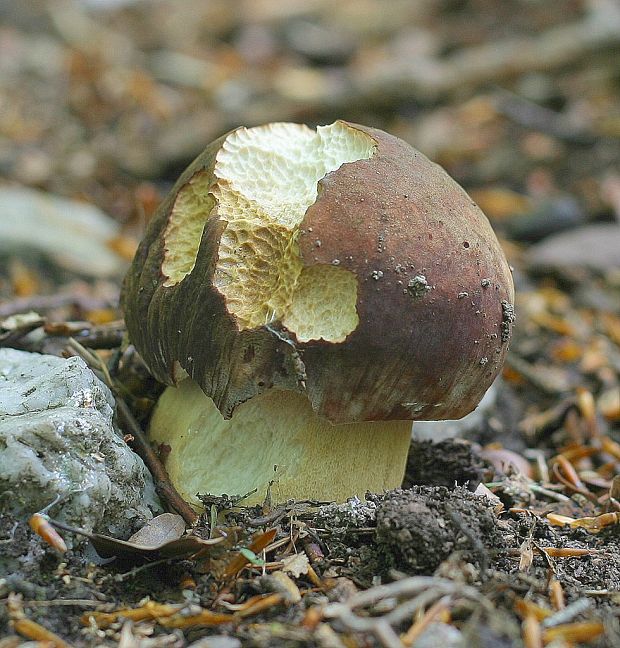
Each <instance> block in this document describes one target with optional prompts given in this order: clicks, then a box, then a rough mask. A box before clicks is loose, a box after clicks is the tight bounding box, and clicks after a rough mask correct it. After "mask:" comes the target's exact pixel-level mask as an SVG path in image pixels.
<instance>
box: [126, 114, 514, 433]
mask: <svg viewBox="0 0 620 648" xmlns="http://www.w3.org/2000/svg"><path fill="white" fill-rule="evenodd" d="M261 129H262V130H261ZM297 129H301V130H297ZM330 129H331V130H330ZM291 134H292V137H293V140H294V144H290V143H289V142H288V140H287V137H289V135H291ZM254 137H258V144H256V141H255V140H254V139H253V138H254ZM317 137H318V139H319V140H321V141H320V142H318V140H317ZM261 138H263V139H261ZM265 138H266V139H265ZM278 138H279V139H278ZM267 140H268V145H266V146H268V147H270V152H269V157H268V160H267V158H265V157H264V155H263V154H262V153H261V151H260V150H259V151H258V153H257V152H256V151H257V150H258V149H260V147H261V146H263V148H264V146H265V145H264V141H267ZM261 142H263V143H261ZM274 142H275V143H274ZM317 142H318V143H317ZM334 142H335V144H333V143H334ZM256 147H258V149H256ZM283 147H284V148H283ZM287 147H288V148H287ZM321 147H323V148H321ZM336 149H337V152H336V153H334V152H333V150H336ZM309 150H310V151H311V154H310V153H308V154H307V151H309ZM248 151H249V152H248ZM274 151H275V153H274ZM317 151H319V153H317ZM257 156H258V157H257ZM261 156H262V157H261ZM274 156H275V157H276V158H278V159H280V158H281V159H282V160H284V162H282V163H281V164H280V163H278V164H279V166H278V164H276V166H277V168H276V169H275V170H274V169H273V168H272V166H273V165H272V158H273V157H274ZM313 156H314V157H313ZM317 156H318V158H317ZM321 156H322V157H321ZM315 158H316V159H319V158H320V160H321V162H320V164H319V163H317V162H316V159H315ZM323 158H329V162H328V163H324V160H323ZM266 160H267V161H266ZM274 164H275V163H274ZM313 165H314V166H313ZM300 168H301V169H302V171H303V173H304V174H305V173H306V171H307V170H308V169H311V170H312V173H314V176H312V173H310V175H309V176H308V178H309V179H308V178H304V180H303V183H301V184H299V179H298V174H299V173H300V172H299V169H300ZM287 174H291V175H290V177H289V176H288V175H287ZM296 174H297V175H296ZM280 176H282V177H280ZM313 178H314V179H313ZM317 180H318V184H317ZM304 183H305V184H304ZM302 184H303V187H305V188H304V189H302V188H300V187H301V186H302ZM265 187H266V188H265ZM304 192H305V193H304ZM281 194H282V195H284V194H286V196H284V198H282V200H283V201H284V203H286V201H289V203H290V204H289V203H286V204H285V207H286V208H284V207H281V204H284V203H281V202H280V195H281ZM304 196H305V197H304ZM252 201H254V202H252ZM304 201H305V202H304ZM254 203H257V204H259V207H255V206H252V205H254ZM248 205H250V206H249V207H248ZM290 205H293V207H294V208H293V207H291V206H290ZM248 210H249V211H248ZM295 210H297V211H295ZM259 212H260V214H259V215H260V218H259V219H258V220H256V218H255V216H256V214H258V213H259ZM292 212H295V213H296V214H297V217H296V220H295V218H292V217H291V213H292ZM261 214H262V215H261ZM291 219H292V220H291ZM289 221H290V222H289ZM513 302H514V288H513V282H512V276H511V273H510V269H509V267H508V264H507V262H506V259H505V256H504V254H503V251H502V249H501V247H500V245H499V243H498V241H497V238H496V236H495V234H494V232H493V230H492V228H491V226H490V224H489V222H488V220H487V219H486V217H485V216H484V214H483V213H482V212H481V210H480V209H479V208H478V206H477V205H476V204H475V203H474V202H473V200H472V199H471V198H470V197H469V196H468V195H467V194H466V193H465V191H464V190H463V189H462V188H461V187H460V186H459V185H458V184H457V183H456V182H455V181H454V180H452V179H451V178H450V177H449V176H448V174H447V173H446V172H445V171H444V170H443V169H442V168H441V167H439V166H438V165H436V164H434V163H433V162H431V161H429V160H428V159H427V158H426V157H425V156H424V155H422V154H421V153H420V152H419V151H416V150H415V149H414V148H412V147H411V146H410V145H409V144H407V143H406V142H404V141H402V140H400V139H398V138H396V137H393V136H391V135H389V134H387V133H385V132H383V131H380V130H377V129H374V128H368V127H365V126H360V125H355V124H349V123H347V122H342V121H339V122H336V123H335V124H333V125H331V126H329V127H324V128H323V130H321V127H319V129H317V132H316V133H315V132H314V131H312V130H311V129H307V128H306V127H303V126H298V125H294V124H273V125H268V126H264V127H259V128H256V129H237V130H235V131H231V133H228V134H227V135H225V136H223V137H221V138H220V139H218V140H216V141H215V142H213V143H212V144H210V145H209V146H208V147H207V148H206V149H205V151H204V152H203V153H202V154H201V155H200V156H198V158H197V159H196V160H195V161H194V162H193V163H192V164H191V165H190V166H189V167H188V168H187V169H186V170H185V172H184V173H183V174H182V176H181V177H180V178H179V180H178V182H177V183H176V184H175V186H174V187H173V189H172V191H171V192H170V194H169V195H168V196H167V197H166V199H165V200H164V201H163V203H162V204H161V206H160V207H159V209H158V211H157V212H156V214H155V216H154V217H153V219H152V221H151V223H150V225H149V228H148V230H147V233H146V236H145V238H144V240H143V241H142V243H141V244H140V247H139V249H138V251H137V253H136V256H135V259H134V261H133V264H132V267H131V269H130V271H129V273H128V275H127V277H126V279H125V282H124V286H123V292H122V305H123V308H124V311H125V316H126V321H127V328H128V332H129V336H130V339H131V340H132V342H133V343H134V344H135V346H136V347H137V349H138V351H139V352H140V353H141V354H142V356H143V358H144V360H145V361H146V363H147V365H148V366H149V367H150V369H151V371H152V372H153V374H154V375H155V377H156V378H157V379H159V380H160V381H162V382H164V383H167V384H175V383H176V382H177V381H178V380H179V379H180V378H181V377H184V376H185V375H186V373H187V374H189V375H190V376H191V377H192V378H193V379H194V381H196V382H197V383H198V384H199V385H200V387H201V388H202V390H203V391H204V392H205V393H206V394H207V395H208V396H210V397H211V398H212V399H213V401H214V403H215V405H216V406H217V407H218V409H219V410H220V412H221V413H222V414H223V415H224V417H227V418H228V417H230V416H231V415H232V413H233V411H234V409H235V407H236V406H237V405H239V404H240V403H242V402H245V401H247V400H249V399H250V398H252V397H253V396H254V395H256V394H258V393H261V392H263V391H265V390H267V389H271V388H277V389H289V390H294V391H303V392H305V394H306V395H307V397H308V399H309V401H310V403H311V405H312V408H313V409H314V411H315V412H316V413H317V414H318V415H319V416H322V417H324V418H326V419H328V420H330V421H332V422H334V423H340V422H353V421H362V420H384V419H396V420H405V419H406V420H409V419H412V420H413V419H421V420H437V419H444V418H451V419H454V418H460V417H462V416H464V415H465V414H467V413H469V412H470V411H471V410H472V409H474V408H475V407H476V405H477V404H478V402H479V401H480V399H481V398H482V396H483V395H484V393H485V391H486V390H487V388H488V387H489V386H490V384H491V383H492V382H493V380H494V379H495V377H496V376H497V374H498V373H499V371H500V370H501V367H502V364H503V361H504V358H505V355H506V351H507V346H508V341H509V338H510V333H511V325H512V322H513V319H514V314H513V306H512V304H513Z"/></svg>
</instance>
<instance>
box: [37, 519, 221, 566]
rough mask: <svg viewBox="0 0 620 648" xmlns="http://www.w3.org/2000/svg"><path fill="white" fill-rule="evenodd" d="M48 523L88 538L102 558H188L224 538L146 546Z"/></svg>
mask: <svg viewBox="0 0 620 648" xmlns="http://www.w3.org/2000/svg"><path fill="white" fill-rule="evenodd" d="M49 522H50V524H51V525H52V526H54V527H56V528H57V529H61V530H63V531H69V532H70V533H77V534H78V535H81V536H84V537H86V538H88V539H89V540H90V541H91V542H92V544H93V546H94V547H95V549H96V550H97V553H98V554H99V555H100V556H101V557H102V558H110V557H112V556H122V557H124V558H133V559H134V560H135V559H138V558H143V559H145V560H146V559H148V560H157V559H163V558H188V557H190V556H196V555H198V554H201V553H203V552H205V551H207V550H208V549H209V548H210V547H211V546H213V545H216V544H219V543H220V542H223V541H224V540H225V538H224V537H219V538H210V539H209V540H204V539H203V538H199V537H198V536H194V535H185V536H182V537H180V538H177V539H175V540H167V541H164V542H161V543H159V544H154V545H151V546H146V545H143V544H139V543H135V542H130V541H128V540H117V539H116V538H111V537H110V536H105V535H101V534H99V533H88V531H84V529H77V528H75V527H71V526H68V525H66V524H63V523H61V522H56V521H55V520H49Z"/></svg>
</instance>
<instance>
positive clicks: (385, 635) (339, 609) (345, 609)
mask: <svg viewBox="0 0 620 648" xmlns="http://www.w3.org/2000/svg"><path fill="white" fill-rule="evenodd" d="M444 596H462V597H466V598H468V599H471V600H473V601H476V602H478V603H481V604H482V605H485V604H487V607H489V608H490V610H493V609H494V608H493V607H492V606H491V604H490V603H489V602H488V601H487V599H485V598H484V596H483V595H482V594H481V593H480V592H478V590H476V589H475V588H473V587H469V586H467V585H461V584H460V583H455V582H454V581H451V580H448V579H445V578H434V577H430V576H413V577H410V578H403V579H402V580H399V581H396V582H395V583H390V584H388V585H378V586H376V587H371V588H370V589H369V590H366V591H365V592H360V593H359V594H354V595H353V596H351V597H350V598H349V599H348V600H347V601H346V602H343V603H331V604H329V605H327V606H326V607H325V608H324V609H323V616H324V617H325V618H327V619H338V621H340V622H341V623H342V624H343V625H344V626H345V627H346V628H347V630H350V631H352V632H371V633H373V634H374V636H375V637H376V638H377V640H378V641H379V642H380V643H381V645H382V646H384V648H402V645H403V644H402V642H401V640H400V638H399V636H398V634H397V633H396V632H395V630H394V629H393V627H395V626H398V625H399V624H400V623H402V622H403V621H404V620H405V619H410V618H411V617H412V616H413V614H414V613H415V612H417V611H418V610H421V609H424V608H426V607H427V606H428V605H432V604H433V603H435V602H436V601H437V600H439V599H441V598H443V597H444ZM398 598H401V599H402V598H406V599H408V600H405V601H404V602H403V603H400V604H399V605H397V607H396V608H395V609H393V610H391V611H390V612H388V613H387V614H385V615H383V616H381V617H376V616H375V617H370V616H367V615H364V616H362V615H359V614H357V613H356V612H355V610H356V609H357V608H362V607H371V606H374V605H376V604H377V603H379V602H380V601H383V600H385V599H398Z"/></svg>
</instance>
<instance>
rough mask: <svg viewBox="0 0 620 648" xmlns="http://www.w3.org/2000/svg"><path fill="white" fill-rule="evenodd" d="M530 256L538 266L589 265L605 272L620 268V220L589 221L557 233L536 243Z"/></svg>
mask: <svg viewBox="0 0 620 648" xmlns="http://www.w3.org/2000/svg"><path fill="white" fill-rule="evenodd" d="M526 260H527V261H528V263H529V265H530V267H531V268H532V269H535V270H558V271H561V272H564V271H569V272H570V271H571V269H573V268H585V269H588V270H594V271H596V272H601V273H604V272H607V271H608V270H611V269H614V268H620V224H614V223H601V224H598V225H588V226H587V227H579V228H577V229H573V230H571V231H569V232H563V233H561V234H556V235H555V236H552V237H550V238H548V239H546V240H545V241H543V242H542V243H538V244H536V245H533V246H532V247H531V248H530V249H529V251H528V253H527V255H526Z"/></svg>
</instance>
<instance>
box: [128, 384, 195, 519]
mask: <svg viewBox="0 0 620 648" xmlns="http://www.w3.org/2000/svg"><path fill="white" fill-rule="evenodd" d="M115 397H116V412H117V415H118V420H119V424H120V426H121V427H122V428H123V429H124V430H125V432H127V433H128V434H130V435H131V436H132V437H133V441H132V442H131V446H132V448H133V449H134V450H135V452H136V453H137V454H138V455H139V456H140V457H141V458H142V461H144V463H145V464H146V467H147V468H148V469H149V470H150V471H151V474H152V475H153V480H154V482H155V489H156V491H157V494H158V495H159V496H160V497H161V498H162V499H163V500H164V501H165V502H166V503H167V504H168V505H169V506H170V508H172V509H173V510H175V511H176V512H177V513H178V514H179V515H180V516H181V517H182V518H183V519H184V520H185V522H186V523H187V524H191V525H193V524H195V522H196V520H198V515H197V514H196V512H195V511H194V509H192V507H191V506H190V505H189V504H188V503H187V502H186V501H185V500H184V499H183V498H182V497H181V496H180V495H179V493H178V491H177V489H176V488H175V487H174V486H173V485H172V482H171V481H170V478H169V477H168V473H167V472H166V469H165V468H164V466H163V464H162V462H161V461H160V460H159V457H158V456H157V455H156V454H155V452H154V451H153V448H151V444H150V443H149V442H148V440H147V439H146V437H145V436H144V433H143V432H142V428H141V427H140V425H139V424H138V422H137V421H136V419H135V418H134V415H133V414H132V413H131V410H130V409H129V407H128V405H127V403H126V402H125V401H124V400H123V399H122V398H121V397H120V396H118V394H116V395H115Z"/></svg>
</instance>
